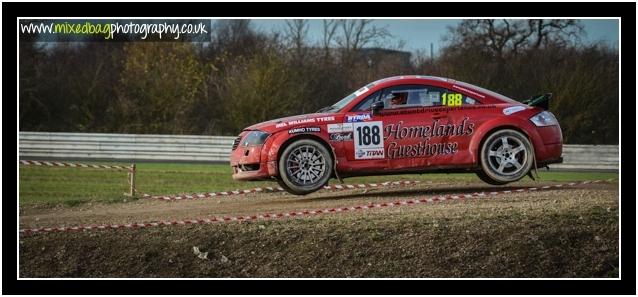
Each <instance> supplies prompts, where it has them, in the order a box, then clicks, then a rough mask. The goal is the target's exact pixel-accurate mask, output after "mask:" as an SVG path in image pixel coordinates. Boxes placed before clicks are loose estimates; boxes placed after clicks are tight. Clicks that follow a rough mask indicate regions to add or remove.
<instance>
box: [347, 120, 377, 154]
mask: <svg viewBox="0 0 638 297" xmlns="http://www.w3.org/2000/svg"><path fill="white" fill-rule="evenodd" d="M353 128H354V132H353V133H354V135H353V136H354V152H355V153H354V157H355V159H357V160H362V159H383V158H384V157H385V150H384V147H383V122H382V121H375V122H360V123H354V125H353Z"/></svg>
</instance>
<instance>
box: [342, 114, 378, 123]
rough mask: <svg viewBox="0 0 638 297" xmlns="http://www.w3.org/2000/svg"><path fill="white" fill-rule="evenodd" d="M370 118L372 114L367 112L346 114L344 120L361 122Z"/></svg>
mask: <svg viewBox="0 0 638 297" xmlns="http://www.w3.org/2000/svg"><path fill="white" fill-rule="evenodd" d="M370 119H372V115H370V114H369V113H364V114H355V115H349V116H346V122H348V123H355V122H363V121H365V120H370Z"/></svg>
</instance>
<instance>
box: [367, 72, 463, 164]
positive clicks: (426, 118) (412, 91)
mask: <svg viewBox="0 0 638 297" xmlns="http://www.w3.org/2000/svg"><path fill="white" fill-rule="evenodd" d="M442 94H443V92H442V90H441V89H440V88H437V87H432V86H428V85H404V86H396V87H393V88H389V89H388V90H387V91H386V92H384V94H383V96H384V99H382V100H386V101H391V100H388V97H389V98H394V97H396V96H398V95H401V97H405V98H406V100H405V103H404V104H400V103H401V102H400V100H399V101H398V102H396V103H399V104H397V105H392V104H390V102H386V103H384V109H383V110H382V111H381V112H380V113H379V117H380V118H381V119H382V120H383V122H384V144H385V147H386V149H385V155H386V158H387V159H388V166H389V168H391V169H392V170H395V171H404V170H405V171H409V170H414V169H419V168H427V167H432V166H437V165H439V164H441V162H442V161H441V160H440V158H437V155H438V154H437V152H438V151H450V150H451V149H452V148H451V147H450V146H448V145H447V143H446V142H447V138H446V137H445V133H441V132H442V131H440V130H441V129H442V128H440V127H448V125H449V124H450V116H449V115H450V114H449V109H448V108H446V107H445V106H442V105H441V97H442Z"/></svg>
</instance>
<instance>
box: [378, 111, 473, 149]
mask: <svg viewBox="0 0 638 297" xmlns="http://www.w3.org/2000/svg"><path fill="white" fill-rule="evenodd" d="M473 133H474V123H472V122H470V120H469V118H467V117H465V118H464V119H463V121H461V122H460V123H457V124H454V123H447V124H443V123H440V122H439V120H434V122H432V124H431V125H423V126H403V121H399V122H398V123H396V124H388V125H386V126H385V129H384V137H383V138H384V140H388V141H390V143H389V144H388V148H387V153H386V155H387V156H388V158H390V159H398V158H414V157H430V156H435V155H449V154H456V153H457V152H458V146H459V144H458V142H447V141H444V142H435V141H434V140H435V139H436V138H444V137H449V136H469V135H472V134H473ZM413 139H417V140H418V142H416V143H409V144H400V143H399V142H402V141H403V140H413ZM433 142H434V143H433Z"/></svg>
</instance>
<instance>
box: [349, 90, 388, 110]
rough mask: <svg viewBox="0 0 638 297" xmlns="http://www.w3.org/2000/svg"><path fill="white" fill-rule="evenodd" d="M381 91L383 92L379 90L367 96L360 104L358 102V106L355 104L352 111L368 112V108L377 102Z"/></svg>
mask: <svg viewBox="0 0 638 297" xmlns="http://www.w3.org/2000/svg"><path fill="white" fill-rule="evenodd" d="M382 91H383V90H379V91H376V92H374V93H372V94H370V95H368V97H366V99H363V100H362V101H361V102H359V104H357V106H355V107H354V109H352V111H366V110H370V106H372V103H374V102H377V101H379V97H380V96H381V92H382Z"/></svg>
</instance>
